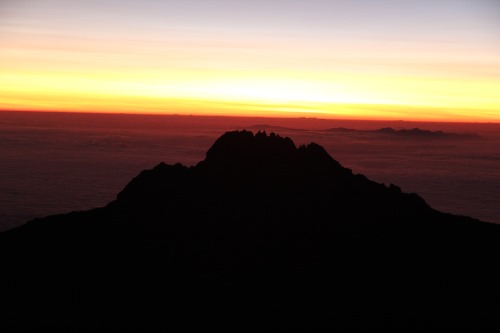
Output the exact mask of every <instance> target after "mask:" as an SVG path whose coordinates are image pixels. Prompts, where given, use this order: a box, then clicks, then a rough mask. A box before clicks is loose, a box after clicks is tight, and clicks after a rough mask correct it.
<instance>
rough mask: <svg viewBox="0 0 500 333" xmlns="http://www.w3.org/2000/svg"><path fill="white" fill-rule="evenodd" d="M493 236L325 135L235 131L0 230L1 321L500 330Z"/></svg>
mask: <svg viewBox="0 0 500 333" xmlns="http://www.w3.org/2000/svg"><path fill="white" fill-rule="evenodd" d="M499 241H500V226H498V225H493V224H488V223H484V222H480V221H478V220H475V219H472V218H468V217H461V216H453V215H449V214H443V213H440V212H438V211H436V210H434V209H432V208H431V207H429V206H428V205H427V204H426V203H425V201H424V200H423V199H422V198H420V197H419V196H417V195H415V194H407V193H403V192H401V190H400V188H398V187H397V186H394V185H390V186H388V187H387V186H385V185H382V184H378V183H375V182H372V181H370V180H368V179H367V178H366V177H364V176H363V175H355V174H353V173H352V172H351V170H349V169H346V168H344V167H342V166H341V165H340V164H339V163H338V162H337V161H335V160H334V159H333V158H331V157H330V156H329V155H328V154H327V153H326V151H325V150H324V149H323V148H322V147H321V146H319V145H317V144H314V143H311V144H309V145H307V146H300V147H298V148H297V147H296V146H295V144H294V143H293V142H292V140H290V139H288V138H282V137H280V136H277V135H275V134H273V133H272V134H271V135H266V134H265V133H261V132H259V133H257V134H255V135H254V134H252V133H251V132H247V131H242V132H228V133H226V134H224V135H223V136H222V137H220V138H219V139H218V140H217V141H216V142H215V143H214V145H213V146H212V147H211V148H210V149H209V150H208V152H207V154H206V158H205V160H204V161H202V162H200V163H198V164H197V165H196V166H194V167H190V168H188V167H185V166H183V165H181V164H176V165H167V164H163V163H162V164H159V165H158V166H156V167H155V168H153V169H152V170H147V171H143V172H142V173H141V174H139V175H138V176H137V177H136V178H134V179H133V180H132V181H131V182H130V183H129V184H128V185H127V186H126V188H125V189H124V190H123V191H122V192H120V193H119V194H118V197H117V200H115V201H113V202H111V203H110V204H108V205H107V206H106V207H103V208H97V209H93V210H90V211H85V212H73V213H70V214H64V215H56V216H49V217H46V218H43V219H36V220H33V221H30V222H28V223H27V224H26V225H24V226H21V227H18V228H15V229H12V230H10V231H7V232H4V233H2V234H1V235H0V250H1V253H2V255H3V257H4V262H5V264H4V267H3V268H4V269H3V274H2V280H3V281H1V283H2V287H3V288H4V289H5V290H4V295H2V301H3V302H4V303H5V304H6V305H7V306H8V307H9V308H10V310H9V311H8V312H6V313H5V317H6V320H4V321H3V322H2V324H1V325H3V326H5V327H3V328H4V330H13V331H16V330H18V331H22V330H26V329H38V328H51V329H56V328H59V329H63V330H77V331H99V330H100V329H101V328H104V327H109V328H114V329H120V328H123V329H127V330H137V331H150V330H151V328H153V327H157V326H161V327H164V328H173V327H175V326H177V325H181V326H182V327H190V326H199V325H201V326H207V325H209V326H210V325H213V324H217V325H227V326H229V327H232V328H235V329H241V328H246V327H249V326H254V325H255V326H257V327H270V326H268V325H271V327H280V328H286V327H294V328H297V327H305V328H311V327H312V328H314V327H317V328H323V327H346V326H348V327H399V328H401V329H403V330H413V329H424V328H429V327H435V326H437V327H470V328H480V327H488V328H500V320H499V319H498V317H499V316H498V313H499V310H500V309H499V300H500V297H499V296H500V292H499V287H498V286H499V284H498V281H500V274H498V273H497V272H496V264H497V260H498V256H499V255H500V242H499ZM264 323H265V325H266V326H263V325H264Z"/></svg>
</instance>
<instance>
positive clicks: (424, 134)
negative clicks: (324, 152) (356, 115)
mask: <svg viewBox="0 0 500 333" xmlns="http://www.w3.org/2000/svg"><path fill="white" fill-rule="evenodd" d="M326 131H328V132H338V133H372V134H380V135H386V136H398V137H409V138H433V139H445V138H448V139H479V138H481V137H480V136H479V135H478V134H476V133H447V132H443V131H428V130H422V129H419V128H412V129H400V130H396V129H394V128H392V127H385V128H380V129H377V130H356V129H351V128H344V127H337V128H330V129H327V130H326Z"/></svg>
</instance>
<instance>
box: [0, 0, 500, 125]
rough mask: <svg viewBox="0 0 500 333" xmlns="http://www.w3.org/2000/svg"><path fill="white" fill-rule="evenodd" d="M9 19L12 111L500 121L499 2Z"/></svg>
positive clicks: (86, 12)
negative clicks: (302, 114)
mask: <svg viewBox="0 0 500 333" xmlns="http://www.w3.org/2000/svg"><path fill="white" fill-rule="evenodd" d="M0 8H1V9H2V11H3V13H4V14H3V15H2V21H1V22H0V31H1V33H2V42H1V44H0V50H1V52H0V109H4V110H54V111H85V112H131V113H181V114H182V113H186V114H232V115H252V114H258V115H266V114H268V115H276V114H278V115H286V114H287V113H290V114H293V115H296V114H301V113H304V114H315V113H317V114H321V115H322V116H325V117H339V116H340V117H349V116H352V117H356V118H359V117H363V116H365V117H367V118H387V119H394V118H398V119H432V120H435V119H436V120H457V121H462V120H477V121H500V94H499V93H498V92H499V91H500V56H499V55H500V44H499V43H498V40H500V39H499V38H498V37H500V36H499V31H500V26H499V24H498V22H500V20H497V17H495V14H494V13H498V10H499V9H500V7H499V6H498V5H497V4H496V3H495V2H494V1H488V0H479V1H473V0H470V1H469V0H458V1H451V0H440V1H437V2H434V1H421V2H419V3H418V4H416V3H413V2H407V3H406V4H405V5H404V6H402V5H401V2H398V1H393V0H382V1H378V2H377V4H376V6H375V4H374V2H371V1H360V0H358V1H340V0H339V1H322V0H315V1H298V0H290V1H277V2H271V3H270V2H266V1H263V0H259V1H253V2H252V3H251V4H250V3H249V2H243V1H224V0H210V1H197V0H191V1H165V2H162V1H153V0H147V1H120V2H118V1H115V0H109V1H104V2H102V1H73V2H71V4H69V3H67V2H64V1H56V0H43V1H22V2H17V1H12V2H5V3H2V5H1V6H0ZM118 9H119V10H118Z"/></svg>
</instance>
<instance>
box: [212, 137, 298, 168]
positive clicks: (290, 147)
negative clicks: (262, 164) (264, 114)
mask: <svg viewBox="0 0 500 333" xmlns="http://www.w3.org/2000/svg"><path fill="white" fill-rule="evenodd" d="M295 151H296V147H295V144H294V143H293V141H292V140H291V139H290V138H283V137H281V136H279V135H276V134H275V133H271V134H269V135H267V134H266V132H265V131H263V132H260V131H259V132H257V133H256V134H255V135H254V134H253V133H252V132H251V131H245V130H243V131H234V132H227V133H225V134H223V135H222V136H221V137H220V138H219V139H217V141H215V143H214V144H213V145H212V147H211V148H210V149H209V150H208V151H207V155H206V159H205V162H206V163H209V164H219V163H226V162H227V161H235V160H252V159H268V160H275V159H279V158H283V157H290V156H291V155H293V154H294V153H295Z"/></svg>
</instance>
